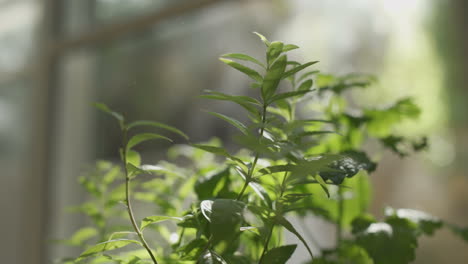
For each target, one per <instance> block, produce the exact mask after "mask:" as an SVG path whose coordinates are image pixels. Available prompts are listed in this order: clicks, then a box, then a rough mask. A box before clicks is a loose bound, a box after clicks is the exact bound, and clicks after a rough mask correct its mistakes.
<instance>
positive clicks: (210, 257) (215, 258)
mask: <svg viewBox="0 0 468 264" xmlns="http://www.w3.org/2000/svg"><path fill="white" fill-rule="evenodd" d="M198 263H199V264H227V262H226V261H225V260H224V259H223V258H222V257H221V256H220V255H219V254H218V253H216V252H214V251H213V250H208V251H206V252H205V253H204V254H203V256H202V257H201V261H200V262H198Z"/></svg>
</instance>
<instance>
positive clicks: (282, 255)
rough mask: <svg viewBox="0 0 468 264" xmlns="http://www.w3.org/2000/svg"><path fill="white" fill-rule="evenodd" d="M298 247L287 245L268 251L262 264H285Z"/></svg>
mask: <svg viewBox="0 0 468 264" xmlns="http://www.w3.org/2000/svg"><path fill="white" fill-rule="evenodd" d="M296 247H297V245H286V246H281V247H276V248H272V249H270V250H268V252H267V253H266V254H265V256H264V257H263V258H262V261H261V262H260V264H285V263H286V262H287V261H288V259H289V258H290V257H291V256H292V254H293V253H294V251H295V250H296Z"/></svg>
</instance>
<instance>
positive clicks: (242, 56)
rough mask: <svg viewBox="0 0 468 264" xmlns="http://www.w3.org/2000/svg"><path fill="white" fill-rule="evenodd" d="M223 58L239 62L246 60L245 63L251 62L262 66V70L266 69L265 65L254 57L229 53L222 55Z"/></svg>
mask: <svg viewBox="0 0 468 264" xmlns="http://www.w3.org/2000/svg"><path fill="white" fill-rule="evenodd" d="M221 57H225V58H231V59H239V60H244V61H250V62H253V63H255V64H257V65H259V66H261V67H262V68H266V67H265V65H264V64H263V63H261V62H260V61H258V60H257V59H255V58H253V57H251V56H249V55H246V54H241V53H228V54H224V55H221Z"/></svg>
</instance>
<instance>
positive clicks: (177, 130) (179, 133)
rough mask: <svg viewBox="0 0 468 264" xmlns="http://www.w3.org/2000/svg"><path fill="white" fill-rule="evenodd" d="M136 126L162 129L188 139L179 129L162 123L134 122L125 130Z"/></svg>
mask: <svg viewBox="0 0 468 264" xmlns="http://www.w3.org/2000/svg"><path fill="white" fill-rule="evenodd" d="M137 126H152V127H157V128H162V129H165V130H168V131H171V132H174V133H176V134H178V135H180V136H181V137H183V138H185V139H186V140H188V139H189V137H188V136H187V135H186V134H185V133H184V132H182V131H180V130H179V129H177V128H175V127H172V126H169V125H166V124H163V123H159V122H154V121H147V120H139V121H135V122H132V123H130V124H128V126H127V129H128V130H130V129H131V128H134V127H137Z"/></svg>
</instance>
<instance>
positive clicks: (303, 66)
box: [281, 61, 318, 79]
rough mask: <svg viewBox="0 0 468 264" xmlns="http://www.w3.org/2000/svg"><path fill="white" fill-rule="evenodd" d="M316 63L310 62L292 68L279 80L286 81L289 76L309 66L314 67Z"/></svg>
mask: <svg viewBox="0 0 468 264" xmlns="http://www.w3.org/2000/svg"><path fill="white" fill-rule="evenodd" d="M317 62H318V61H311V62H308V63H304V64H301V65H299V66H296V67H294V68H292V69H291V70H289V71H287V72H285V73H284V74H283V76H282V77H281V78H282V79H286V78H288V77H289V76H291V75H293V74H295V73H296V72H299V71H302V70H303V69H305V68H307V67H309V66H311V65H314V64H315V63H317Z"/></svg>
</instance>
